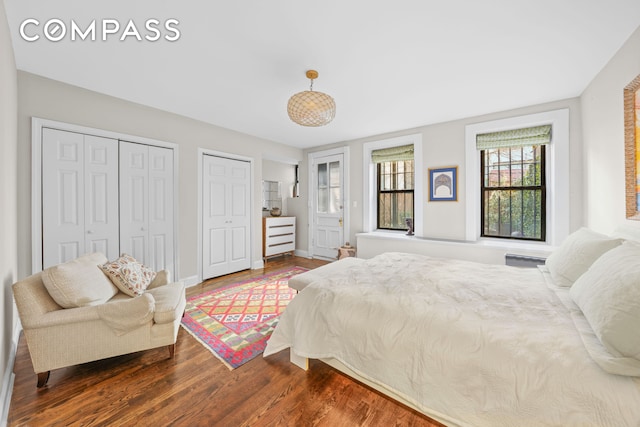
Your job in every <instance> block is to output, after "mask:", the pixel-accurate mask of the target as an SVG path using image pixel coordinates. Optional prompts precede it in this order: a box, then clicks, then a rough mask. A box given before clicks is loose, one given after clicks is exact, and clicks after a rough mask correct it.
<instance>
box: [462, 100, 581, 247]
mask: <svg viewBox="0 0 640 427" xmlns="http://www.w3.org/2000/svg"><path fill="white" fill-rule="evenodd" d="M540 125H551V126H552V128H553V132H552V135H551V142H550V143H549V145H548V150H547V153H546V164H545V167H546V178H547V183H546V190H547V194H546V196H547V197H546V206H545V209H546V213H547V223H546V236H545V241H544V242H535V241H514V240H511V239H501V238H484V237H481V236H480V202H481V198H480V196H481V195H480V183H479V182H478V179H480V170H479V169H480V150H478V149H477V148H476V136H477V135H479V134H484V133H490V132H500V131H505V130H511V129H518V128H526V127H533V126H540ZM465 169H466V171H465V172H466V173H465V178H466V179H465V189H466V191H465V192H466V196H465V204H466V207H465V210H466V212H465V217H466V227H465V228H466V229H465V240H467V241H472V242H479V243H489V242H494V243H495V242H502V243H503V244H504V245H506V246H510V247H514V248H517V247H523V248H526V247H527V245H551V246H557V245H559V244H560V243H561V242H562V241H563V240H564V239H565V238H566V237H567V236H568V235H569V208H570V202H569V200H570V192H569V178H570V171H569V109H568V108H562V109H558V110H552V111H546V112H541V113H535V114H529V115H523V116H517V117H509V118H505V119H498V120H492V121H486V122H481V123H476V124H470V125H467V126H465Z"/></svg>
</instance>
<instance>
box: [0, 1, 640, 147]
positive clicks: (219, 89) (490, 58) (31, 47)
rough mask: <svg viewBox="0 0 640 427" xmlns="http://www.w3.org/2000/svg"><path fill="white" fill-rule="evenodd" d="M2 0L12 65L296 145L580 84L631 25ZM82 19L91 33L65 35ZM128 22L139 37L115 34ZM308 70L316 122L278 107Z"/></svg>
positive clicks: (288, 5)
mask: <svg viewBox="0 0 640 427" xmlns="http://www.w3.org/2000/svg"><path fill="white" fill-rule="evenodd" d="M4 2H5V7H6V10H7V16H8V20H9V24H10V27H11V31H12V40H13V47H14V51H15V57H16V63H17V67H18V69H20V70H24V71H28V72H30V73H34V74H38V75H42V76H45V77H48V78H51V79H55V80H59V81H62V82H66V83H70V84H73V85H76V86H80V87H83V88H87V89H90V90H94V91H97V92H101V93H105V94H108V95H112V96H115V97H118V98H122V99H126V100H129V101H133V102H137V103H140V104H144V105H148V106H151V107H155V108H159V109H161V110H166V111H170V112H173V113H177V114H181V115H184V116H187V117H191V118H194V119H198V120H202V121H204V122H208V123H211V124H214V125H218V126H222V127H225V128H229V129H233V130H236V131H240V132H243V133H247V134H250V135H254V136H257V137H260V138H264V139H268V140H272V141H276V142H280V143H283V144H287V145H291V146H295V147H300V148H307V147H312V146H317V145H323V144H328V143H334V142H339V141H345V140H351V139H355V138H360V137H366V136H371V135H378V134H382V133H386V132H392V131H397V130H403V129H410V128H414V127H418V126H423V125H428V124H432V123H438V122H443V121H448V120H454V119H459V118H464V117H471V116H475V115H480V114H485V113H491V112H496V111H502V110H507V109H512V108H517V107H521V106H527V105H532V104H538V103H542V102H547V101H554V100H559V99H565V98H571V97H576V96H579V95H580V94H581V93H582V91H583V90H584V89H585V88H586V86H587V85H588V84H589V82H590V81H591V80H592V79H593V78H594V77H595V75H596V74H597V73H598V72H599V71H600V70H601V69H602V68H603V67H604V65H605V64H606V63H607V62H608V61H609V59H611V57H612V56H613V55H614V54H615V52H616V51H617V50H618V49H619V48H620V47H621V46H622V45H623V43H624V42H625V41H626V40H627V38H628V37H629V36H630V35H631V34H632V32H633V31H634V30H635V29H636V28H638V26H639V25H640V1H638V0H520V1H513V0H484V1H479V0H447V1H445V0H439V1H435V0H397V1H393V2H392V1H389V0H325V1H322V2H310V1H305V0H270V1H267V0H240V1H221V0H186V1H178V0H173V1H171V0H135V1H132V0H109V1H107V0H103V1H87V0H55V1H52V0H4ZM28 18H34V19H37V20H38V21H39V22H40V25H35V24H29V25H27V26H26V27H25V29H26V30H25V34H26V35H27V36H29V37H31V36H34V35H40V38H39V39H38V40H36V41H33V42H27V41H25V40H24V39H23V38H22V37H21V35H20V32H19V30H20V25H21V23H22V22H23V21H24V20H25V19H28ZM52 18H57V19H60V20H61V21H62V22H63V23H64V26H65V27H66V28H67V34H66V36H65V37H64V38H62V40H61V41H58V42H53V41H50V40H48V39H47V38H46V37H45V30H44V27H45V24H47V22H49V20H51V19H52ZM152 18H155V19H158V21H159V22H160V26H159V29H160V30H161V37H160V39H159V40H157V41H149V40H146V39H144V37H145V36H149V37H150V38H153V36H154V34H155V33H152V32H150V31H147V30H146V29H145V23H146V22H147V21H148V20H149V19H152ZM108 19H114V20H116V21H118V22H119V24H120V26H121V28H120V30H119V32H117V33H115V35H113V34H112V35H107V40H106V41H103V40H102V36H103V33H102V30H101V25H102V23H103V22H104V20H108ZM168 19H176V20H178V21H179V24H177V25H174V27H176V28H177V29H178V30H179V32H180V37H179V38H178V39H177V40H176V41H173V42H171V41H168V40H166V39H165V38H164V37H165V36H168V37H171V36H175V33H173V32H170V31H168V30H165V29H164V28H163V27H162V24H163V23H165V22H167V20H168ZM93 20H96V22H97V28H96V33H95V34H96V40H93V41H92V40H90V37H87V39H85V40H80V39H79V38H78V39H77V40H75V41H72V40H71V38H70V33H71V26H72V21H73V22H74V23H75V24H77V25H78V28H80V30H86V29H87V28H88V27H89V24H90V23H91V22H92V21H93ZM129 20H133V22H134V24H135V26H136V30H137V31H138V33H139V34H140V36H141V37H142V38H143V40H142V41H138V40H136V37H135V35H134V34H133V32H131V33H130V34H129V36H127V37H125V40H124V41H120V37H121V36H122V35H123V34H124V33H125V30H126V26H127V23H128V22H129ZM49 29H50V30H54V29H55V25H52V26H51V27H49ZM49 34H51V35H52V36H53V37H55V36H56V35H59V34H61V33H59V32H58V33H55V31H51V32H50V33H49ZM308 69H316V70H318V71H319V73H320V76H319V78H318V79H317V80H315V81H314V90H318V91H322V92H326V93H328V94H330V95H331V96H333V98H334V99H335V101H336V104H337V114H336V118H335V119H334V121H333V122H331V123H330V124H328V125H326V126H323V127H318V128H307V127H302V126H298V125H296V124H294V123H293V122H291V121H290V120H289V118H288V116H287V112H286V104H287V100H288V98H289V97H290V96H291V95H292V94H294V93H296V92H300V91H302V90H307V89H308V88H309V80H307V79H306V77H305V71H306V70H308Z"/></svg>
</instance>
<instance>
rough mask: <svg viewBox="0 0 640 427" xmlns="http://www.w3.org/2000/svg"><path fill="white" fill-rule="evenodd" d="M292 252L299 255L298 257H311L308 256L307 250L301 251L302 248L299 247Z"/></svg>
mask: <svg viewBox="0 0 640 427" xmlns="http://www.w3.org/2000/svg"><path fill="white" fill-rule="evenodd" d="M294 254H295V255H296V256H300V257H303V258H311V257H310V256H309V251H303V250H301V249H296V250H295V252H294Z"/></svg>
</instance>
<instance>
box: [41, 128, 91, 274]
mask: <svg viewBox="0 0 640 427" xmlns="http://www.w3.org/2000/svg"><path fill="white" fill-rule="evenodd" d="M83 162H84V137H83V135H81V134H77V133H73V132H63V131H59V130H55V129H46V128H45V129H43V130H42V178H43V179H42V251H43V253H42V255H43V259H42V261H43V264H42V265H43V268H47V267H50V266H52V265H55V264H59V263H61V262H66V261H69V260H71V259H73V258H76V257H78V256H79V255H82V254H83V253H84V252H85V230H84V191H82V176H83V173H84V165H83Z"/></svg>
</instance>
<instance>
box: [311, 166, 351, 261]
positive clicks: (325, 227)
mask: <svg viewBox="0 0 640 427" xmlns="http://www.w3.org/2000/svg"><path fill="white" fill-rule="evenodd" d="M343 163H344V162H343V155H342V154H335V155H331V156H325V157H318V158H316V159H314V161H313V165H312V167H313V171H314V172H313V178H314V186H313V188H314V196H313V205H312V212H313V222H312V236H313V248H312V251H313V255H314V256H318V257H321V258H330V259H335V258H337V256H338V248H339V247H340V246H342V244H343V243H344V237H343V236H344V231H343V230H344V228H343V225H344V221H343V219H344V218H343V215H344V165H343Z"/></svg>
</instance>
